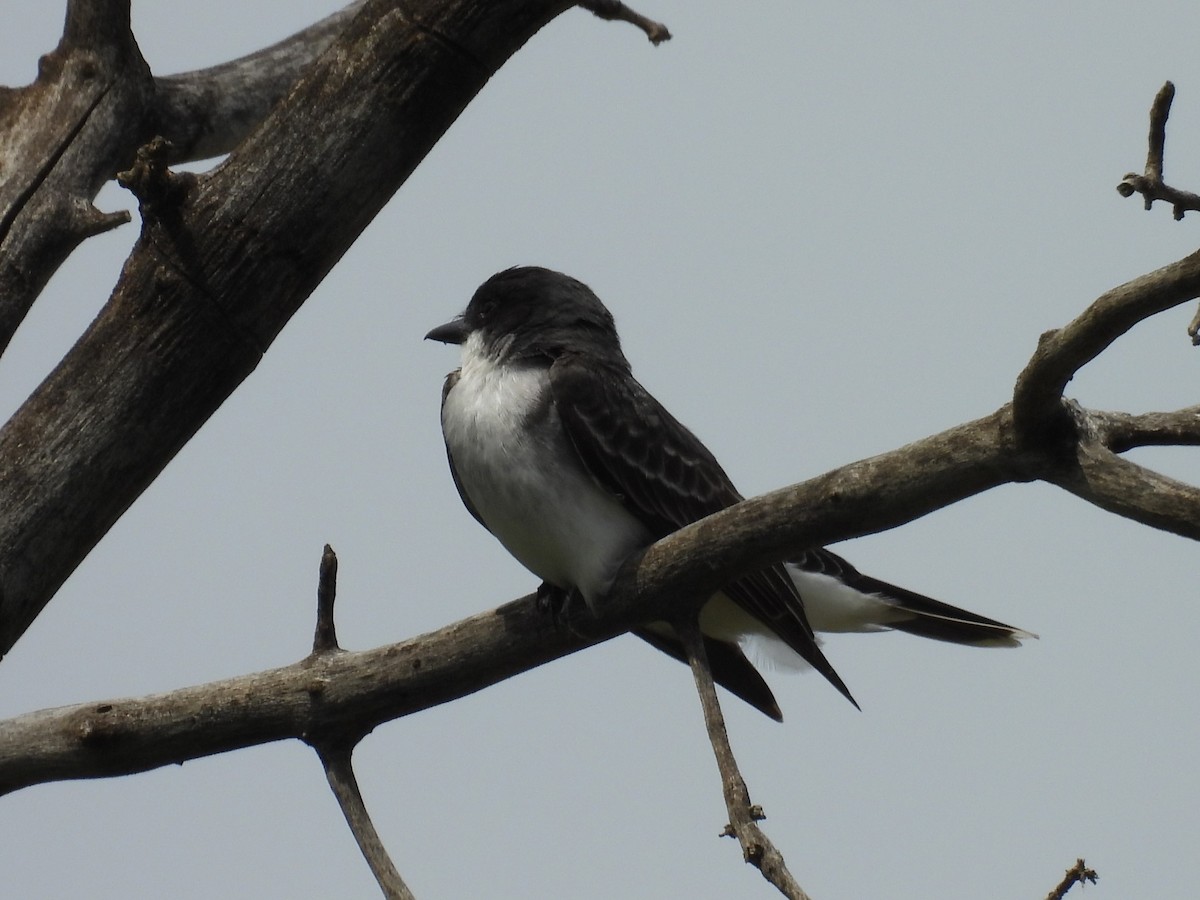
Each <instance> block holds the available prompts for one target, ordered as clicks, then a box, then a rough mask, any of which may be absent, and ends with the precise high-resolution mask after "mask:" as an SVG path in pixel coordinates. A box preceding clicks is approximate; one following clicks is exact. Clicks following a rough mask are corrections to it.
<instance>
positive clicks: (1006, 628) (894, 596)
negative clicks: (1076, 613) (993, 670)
mask: <svg viewBox="0 0 1200 900" xmlns="http://www.w3.org/2000/svg"><path fill="white" fill-rule="evenodd" d="M790 562H791V563H792V564H793V565H795V566H797V567H798V568H800V569H801V570H803V571H805V572H814V573H817V574H820V575H832V576H833V577H834V578H837V579H838V580H839V581H841V582H843V583H844V584H846V585H848V586H849V587H852V588H854V589H855V590H856V591H860V592H861V593H864V594H877V595H879V596H880V597H883V598H885V599H887V600H888V601H890V602H891V604H892V608H893V609H894V610H895V611H896V613H897V614H898V615H901V616H903V618H898V619H896V620H893V621H889V622H888V623H887V626H888V627H889V628H895V629H897V630H899V631H906V632H908V633H909V634H915V635H919V636H921V637H927V638H932V639H934V640H937V641H951V642H953V643H955V644H971V645H975V646H981V647H988V646H991V647H1016V646H1018V645H1019V644H1020V642H1021V640H1022V639H1023V638H1032V637H1036V636H1037V635H1034V634H1031V633H1030V632H1028V631H1022V630H1021V629H1020V628H1014V627H1013V626H1011V625H1005V624H1004V623H1003V622H997V621H996V620H995V619H989V618H988V617H987V616H981V615H979V614H978V613H973V612H971V611H970V610H966V609H960V608H959V607H957V606H951V605H950V604H949V603H943V602H942V601H941V600H934V599H933V598H932V597H926V596H925V595H924V594H918V593H916V592H915V591H910V590H908V589H907V588H902V587H897V586H896V585H894V584H889V583H888V582H886V581H880V580H879V579H878V578H872V577H871V576H870V575H864V574H863V573H862V572H860V571H858V569H856V568H854V566H852V565H851V564H850V563H849V562H847V561H846V560H844V559H842V558H841V557H840V556H838V555H837V554H836V553H833V552H831V551H829V550H826V549H824V548H818V549H816V550H806V551H805V552H804V553H802V554H801V555H800V556H798V557H796V558H795V559H793V560H790Z"/></svg>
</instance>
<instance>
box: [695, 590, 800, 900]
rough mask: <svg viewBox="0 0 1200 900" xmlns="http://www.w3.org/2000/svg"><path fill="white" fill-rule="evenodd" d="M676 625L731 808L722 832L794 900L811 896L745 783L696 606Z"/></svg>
mask: <svg viewBox="0 0 1200 900" xmlns="http://www.w3.org/2000/svg"><path fill="white" fill-rule="evenodd" d="M673 627H674V629H675V632H676V634H678V635H679V637H680V639H681V640H682V641H683V646H684V649H685V650H686V652H687V657H688V664H689V665H690V666H691V668H692V676H693V677H694V678H695V681H696V693H697V694H699V696H700V707H701V709H702V710H703V712H704V726H705V728H706V730H707V731H708V740H709V743H711V744H712V748H713V755H714V756H716V758H717V768H718V769H719V770H720V773H721V789H722V793H723V794H724V796H725V809H726V811H727V812H728V813H729V824H728V825H726V826H725V830H724V832H722V836H729V837H736V838H737V840H738V843H739V844H741V847H742V858H743V859H744V860H745V861H746V862H748V863H750V864H751V865H752V866H754V867H755V868H757V869H758V870H759V872H761V873H762V876H763V878H765V879H766V880H767V881H768V882H769V883H771V884H772V885H774V886H775V887H776V888H777V889H778V890H779V892H780V893H781V894H783V895H784V896H785V897H788V898H789V900H809V896H808V894H806V893H805V892H804V889H803V888H801V887H800V885H799V883H797V881H796V879H795V878H793V877H792V873H791V872H790V871H788V867H787V862H786V861H785V860H784V858H783V854H782V853H780V852H779V850H778V849H777V848H776V847H775V845H774V844H773V843H772V842H771V839H770V838H768V837H767V835H766V833H765V832H763V830H762V829H761V828H760V827H759V826H758V823H759V822H760V821H762V819H764V818H765V816H764V815H763V811H762V807H760V806H755V805H752V804H751V803H750V791H749V790H748V789H747V788H746V780H745V779H744V778H743V777H742V773H741V771H740V770H739V769H738V764H737V759H736V758H735V757H734V755H733V747H732V746H730V744H729V732H728V730H727V729H726V728H725V716H724V715H723V714H722V713H721V702H720V700H719V699H718V698H717V686H716V685H715V684H714V683H713V676H712V669H711V668H710V667H709V663H708V653H707V652H706V651H705V649H704V638H703V636H702V635H701V633H700V623H699V621H698V620H697V618H696V613H695V611H692V612H690V613H688V614H687V615H683V616H680V617H678V618H677V619H676V620H675V622H674V625H673Z"/></svg>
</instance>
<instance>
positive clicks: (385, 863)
mask: <svg viewBox="0 0 1200 900" xmlns="http://www.w3.org/2000/svg"><path fill="white" fill-rule="evenodd" d="M317 752H318V755H319V756H320V757H321V764H322V765H323V766H324V767H325V777H326V779H327V780H328V781H329V787H330V788H332V789H333V795H334V796H335V797H337V801H338V806H340V807H341V808H342V815H344V816H345V817H346V824H347V825H349V826H350V831H351V832H353V834H354V839H355V840H356V841H358V848H359V849H360V850H361V851H362V855H363V856H364V857H365V858H366V860H367V865H369V866H370V867H371V872H372V874H374V876H375V880H376V881H377V882H379V888H380V890H382V891H383V896H384V897H386V898H387V900H415V898H414V897H413V894H412V891H410V890H409V889H408V885H406V884H405V883H404V879H403V878H401V877H400V873H399V871H397V870H396V866H395V864H393V863H392V858H391V857H390V856H389V855H388V852H387V848H386V847H384V846H383V841H382V840H380V838H379V832H377V831H376V830H375V824H374V823H373V822H372V821H371V817H370V815H368V814H367V805H366V803H365V802H364V801H363V796H362V792H361V791H360V790H359V789H358V779H357V778H355V777H354V767H353V765H352V764H351V761H350V754H351V748H350V747H349V746H345V747H337V748H332V749H320V748H318V751H317Z"/></svg>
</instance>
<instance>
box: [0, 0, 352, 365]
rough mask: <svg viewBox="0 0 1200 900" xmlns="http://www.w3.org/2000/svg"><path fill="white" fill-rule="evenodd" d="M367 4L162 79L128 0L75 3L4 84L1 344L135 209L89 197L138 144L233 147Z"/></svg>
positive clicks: (177, 148) (0, 121) (182, 149)
mask: <svg viewBox="0 0 1200 900" xmlns="http://www.w3.org/2000/svg"><path fill="white" fill-rule="evenodd" d="M364 5H365V0H358V2H355V3H352V4H351V5H350V6H348V7H347V8H346V9H344V10H342V11H340V12H337V13H334V14H333V15H332V16H329V17H328V18H326V19H324V20H323V21H321V22H318V23H317V24H316V25H313V26H311V27H309V28H306V29H304V30H303V31H300V32H298V33H297V34H295V35H293V36H292V37H290V38H288V39H287V40H284V41H281V42H279V43H277V44H275V45H273V46H271V47H267V48H266V49H264V50H261V51H259V52H258V53H254V54H251V55H250V56H246V57H243V58H242V59H239V60H234V61H233V62H230V63H226V64H224V65H221V66H215V67H213V68H211V69H204V70H200V71H197V72H188V73H185V74H181V75H176V76H173V77H169V78H160V79H155V78H153V77H152V75H151V73H150V70H149V68H148V67H147V66H146V63H145V61H144V60H143V59H142V57H141V53H140V51H139V50H138V47H137V43H136V42H135V40H134V37H133V34H132V32H131V31H130V28H129V0H96V2H81V0H74V2H72V3H70V4H68V7H67V19H66V27H65V29H64V34H63V38H62V41H61V42H60V43H59V45H58V48H57V49H55V50H54V52H53V53H50V54H48V55H47V56H46V57H45V58H44V59H43V64H42V66H41V67H40V71H39V75H38V78H37V81H36V82H34V84H32V85H29V86H28V87H25V88H20V89H17V90H8V91H0V167H2V168H3V170H4V173H5V177H4V179H3V181H0V353H2V352H3V350H4V348H5V347H7V345H8V343H9V341H10V340H11V339H12V336H13V333H14V332H15V331H16V329H17V327H18V326H19V325H20V324H21V322H22V321H23V320H24V318H25V316H26V315H27V314H28V312H29V309H30V308H31V307H32V305H33V303H34V300H35V299H36V297H37V296H38V294H39V293H40V292H41V290H42V288H43V287H45V285H46V282H48V281H49V280H50V277H51V276H52V275H53V274H54V272H55V271H57V269H58V267H59V266H60V265H61V264H62V262H63V261H64V260H65V259H66V258H67V256H69V255H70V253H71V252H72V251H73V250H74V249H75V247H77V246H78V245H79V243H80V242H81V241H83V240H84V239H86V238H88V237H91V236H93V235H96V234H99V233H101V232H103V231H107V230H109V229H111V228H114V227H116V226H117V225H121V224H123V223H125V222H128V221H129V215H128V213H126V212H125V211H123V210H122V211H120V212H116V213H101V212H100V211H99V210H97V209H95V208H94V207H93V206H92V200H93V199H94V198H95V196H96V194H97V192H98V191H99V190H100V188H101V186H102V185H103V184H104V183H105V182H106V181H108V180H109V179H111V178H112V177H113V175H114V174H115V173H116V172H117V170H118V169H120V168H123V167H125V166H127V165H128V164H129V163H130V161H131V160H132V159H133V155H134V151H135V150H136V148H137V147H138V146H139V145H141V144H143V143H145V142H146V141H148V140H150V138H152V137H154V136H155V135H162V136H164V137H166V138H167V139H168V140H169V141H170V142H171V143H172V145H173V147H172V154H171V157H170V161H172V162H179V161H182V160H188V159H202V158H204V157H207V156H214V155H216V154H218V153H225V152H228V151H229V150H231V149H233V147H234V146H236V144H237V143H238V142H239V141H241V140H242V139H243V138H244V137H245V136H246V135H247V134H248V133H249V132H250V131H251V130H252V129H253V128H255V127H256V126H257V125H258V124H259V123H261V121H262V120H263V118H265V116H266V114H267V113H268V112H269V111H270V110H271V108H272V107H273V106H274V105H275V104H276V103H277V102H278V101H279V99H280V98H281V97H283V96H284V94H285V93H286V92H287V91H288V90H289V89H290V88H291V87H292V85H293V84H294V83H295V81H296V79H297V77H298V76H299V74H300V73H301V72H302V71H303V69H304V68H305V66H307V65H309V64H310V63H311V62H312V60H313V59H315V58H316V57H317V55H318V54H319V53H321V52H322V51H323V50H324V49H325V48H326V47H327V46H328V45H329V43H330V42H331V41H332V39H333V38H334V37H335V36H336V35H337V34H338V33H339V32H340V31H341V29H342V28H343V27H344V26H345V24H346V23H347V22H348V21H349V20H350V19H351V18H352V17H353V16H354V15H355V14H356V13H357V12H358V11H359V10H360V9H361V8H362V7H363V6H364Z"/></svg>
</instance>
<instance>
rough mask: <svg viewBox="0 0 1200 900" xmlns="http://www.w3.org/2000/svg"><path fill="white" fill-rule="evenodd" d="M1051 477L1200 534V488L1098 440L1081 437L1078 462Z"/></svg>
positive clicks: (1129, 511)
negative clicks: (1149, 466) (1121, 454)
mask: <svg viewBox="0 0 1200 900" xmlns="http://www.w3.org/2000/svg"><path fill="white" fill-rule="evenodd" d="M1046 480H1047V481H1051V482H1053V483H1054V484H1057V485H1058V486H1059V487H1061V488H1063V489H1065V490H1068V491H1070V492H1071V493H1072V494H1075V495H1076V496H1078V497H1081V498H1083V499H1084V500H1087V501H1088V502H1089V503H1092V504H1094V505H1095V506H1098V507H1100V508H1101V509H1105V510H1108V511H1109V512H1112V513H1116V514H1117V515H1119V516H1124V517H1125V518H1127V519H1133V520H1134V521H1135V522H1141V523H1142V524H1144V525H1150V526H1152V527H1154V528H1161V529H1162V530H1163V531H1169V532H1172V533H1173V534H1178V535H1181V536H1183V537H1188V538H1191V539H1192V540H1200V488H1196V487H1193V486H1192V485H1190V484H1186V483H1184V482H1182V481H1177V480H1175V479H1174V478H1168V477H1167V476H1166V475H1161V474H1159V473H1158V472H1155V471H1153V470H1151V469H1147V468H1145V467H1144V466H1139V465H1137V464H1136V463H1134V462H1131V461H1130V460H1127V459H1123V458H1122V457H1120V456H1117V454H1115V453H1113V452H1112V451H1111V450H1109V449H1108V448H1107V447H1105V446H1104V445H1103V444H1101V443H1100V442H1099V441H1095V440H1084V441H1081V442H1080V444H1079V448H1078V451H1077V453H1076V465H1075V466H1071V467H1066V468H1062V469H1057V470H1054V471H1052V472H1050V473H1049V474H1047V476H1046Z"/></svg>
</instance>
